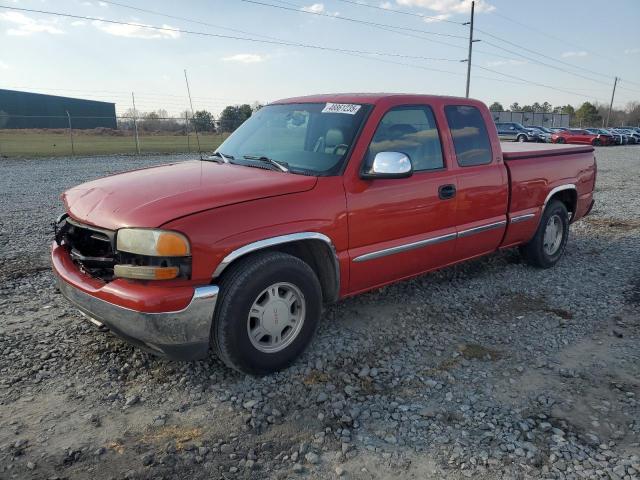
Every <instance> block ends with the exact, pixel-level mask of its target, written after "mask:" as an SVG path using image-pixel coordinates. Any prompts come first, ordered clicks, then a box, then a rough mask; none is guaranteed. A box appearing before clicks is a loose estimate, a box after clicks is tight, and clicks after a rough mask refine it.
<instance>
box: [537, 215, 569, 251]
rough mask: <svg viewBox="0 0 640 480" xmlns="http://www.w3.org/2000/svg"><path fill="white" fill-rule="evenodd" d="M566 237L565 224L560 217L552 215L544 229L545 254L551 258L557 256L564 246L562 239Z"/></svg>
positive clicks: (543, 244)
mask: <svg viewBox="0 0 640 480" xmlns="http://www.w3.org/2000/svg"><path fill="white" fill-rule="evenodd" d="M563 236H564V224H563V223H562V219H561V218H560V215H551V217H549V220H547V225H546V226H545V228H544V237H543V240H542V248H543V249H544V253H546V254H547V255H549V256H552V255H555V254H556V253H557V252H558V250H559V249H560V245H562V237H563Z"/></svg>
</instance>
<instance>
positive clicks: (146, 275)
mask: <svg viewBox="0 0 640 480" xmlns="http://www.w3.org/2000/svg"><path fill="white" fill-rule="evenodd" d="M179 273H180V269H179V268H178V267H144V266H139V265H115V266H114V268H113V274H114V275H115V276H116V277H118V278H131V279H135V280H171V279H173V278H176V277H177V276H178V274H179Z"/></svg>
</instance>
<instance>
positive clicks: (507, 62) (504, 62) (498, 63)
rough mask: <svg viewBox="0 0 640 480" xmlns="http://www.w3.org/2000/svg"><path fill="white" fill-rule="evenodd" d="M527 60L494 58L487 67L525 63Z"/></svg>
mask: <svg viewBox="0 0 640 480" xmlns="http://www.w3.org/2000/svg"><path fill="white" fill-rule="evenodd" d="M526 63H527V61H526V60H494V61H492V62H487V67H502V66H504V65H524V64H526Z"/></svg>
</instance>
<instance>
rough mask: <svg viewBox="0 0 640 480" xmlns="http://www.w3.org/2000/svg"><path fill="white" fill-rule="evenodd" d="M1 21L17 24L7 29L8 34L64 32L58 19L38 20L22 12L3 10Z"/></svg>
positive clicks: (0, 15)
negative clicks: (58, 23)
mask: <svg viewBox="0 0 640 480" xmlns="http://www.w3.org/2000/svg"><path fill="white" fill-rule="evenodd" d="M0 21H1V22H6V23H10V24H13V25H15V26H14V27H11V28H9V29H8V30H7V35H16V36H23V37H24V36H27V35H33V34H34V33H50V34H53V35H59V34H62V33H64V31H63V30H61V29H59V28H58V27H57V26H56V24H57V20H53V21H47V20H36V19H35V18H31V17H28V16H26V15H25V14H24V13H22V12H3V13H0Z"/></svg>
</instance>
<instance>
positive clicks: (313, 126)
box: [52, 94, 596, 374]
mask: <svg viewBox="0 0 640 480" xmlns="http://www.w3.org/2000/svg"><path fill="white" fill-rule="evenodd" d="M593 150H594V149H593V147H592V146H590V145H584V146H568V145H566V146H560V145H549V144H517V143H515V144H514V143H510V144H505V145H502V146H501V144H500V142H499V140H498V135H497V132H496V128H495V126H494V124H493V121H492V118H491V114H490V113H489V110H488V109H487V107H486V106H485V105H484V104H483V103H481V102H479V101H475V100H469V99H464V98H453V97H438V96H426V95H391V94H375V95H374V94H353V95H320V96H310V97H301V98H293V99H287V100H281V101H278V102H275V103H272V104H270V105H268V106H266V107H264V108H262V109H261V110H259V111H258V112H257V113H255V114H254V115H253V116H252V117H251V118H250V119H249V120H247V121H246V122H245V123H244V124H243V125H242V126H241V127H240V128H239V129H238V130H236V131H235V132H234V133H233V134H232V135H231V136H230V137H229V138H228V139H227V140H226V141H225V142H224V143H223V144H222V145H221V146H220V147H219V149H218V150H217V151H216V152H215V153H214V154H213V155H212V156H210V157H207V158H204V159H202V160H196V161H185V162H180V163H174V164H170V165H164V166H159V167H152V168H146V169H142V170H136V171H132V172H128V173H122V174H118V175H113V176H110V177H107V178H102V179H99V180H95V181H92V182H88V183H85V184H83V185H80V186H78V187H75V188H72V189H70V190H68V191H67V192H65V193H64V194H63V196H62V198H63V201H64V205H65V208H66V213H64V214H63V215H62V216H61V217H60V218H59V219H58V221H57V224H56V238H55V242H54V243H53V246H52V261H53V269H54V271H55V273H56V275H57V278H58V282H59V287H60V290H61V292H62V293H63V294H64V295H65V296H66V297H67V298H68V299H69V300H70V301H71V302H72V303H74V304H75V305H76V306H77V307H78V308H79V309H80V311H81V312H83V313H84V314H85V315H86V316H88V317H89V318H90V319H91V320H92V321H93V322H94V323H96V324H98V325H102V326H104V327H105V328H108V329H110V330H112V331H113V332H114V333H116V334H118V335H120V336H122V337H124V338H126V339H128V340H129V341H131V342H134V343H136V344H137V345H139V346H141V347H143V348H145V349H146V350H149V351H152V352H155V353H157V354H161V355H165V356H168V357H170V358H175V359H195V358H202V357H204V356H206V355H208V352H209V350H210V349H212V350H213V351H214V352H216V353H217V355H219V357H220V358H221V359H222V360H223V361H224V362H225V363H226V364H227V365H229V366H230V367H233V368H236V369H238V370H241V371H243V372H248V373H253V374H262V373H267V372H271V371H274V370H277V369H280V368H283V367H285V366H287V365H288V364H290V363H291V362H292V361H293V360H294V359H295V358H296V357H297V356H298V355H300V354H301V352H302V351H303V350H304V348H305V347H306V346H307V344H308V343H309V341H310V340H311V338H312V336H313V334H314V332H315V330H316V328H317V326H318V323H319V321H320V317H321V310H322V305H323V304H324V303H328V302H334V301H336V300H338V299H340V298H343V297H347V296H350V295H355V294H357V293H360V292H364V291H366V290H371V289H373V288H378V287H381V286H383V285H386V284H389V283H392V282H397V281H399V280H402V279H405V278H410V277H413V276H415V275H419V274H422V273H425V272H429V271H432V270H435V269H438V268H442V267H445V266H447V265H452V264H454V263H458V262H462V261H464V260H467V259H471V258H474V257H478V256H481V255H486V254H488V253H491V252H495V251H497V250H499V249H503V248H509V247H520V251H521V253H522V255H523V256H524V259H525V260H526V261H527V262H528V263H529V264H531V265H533V266H536V267H542V268H546V267H551V266H552V265H554V264H555V263H556V262H557V261H558V260H559V259H560V257H561V256H562V254H563V252H564V250H565V246H566V244H567V238H568V233H569V224H570V223H571V222H575V221H576V220H579V219H580V218H581V217H583V216H585V215H587V214H588V213H589V211H590V210H591V208H592V206H593V191H594V186H595V180H596V163H595V156H594V153H593Z"/></svg>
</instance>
